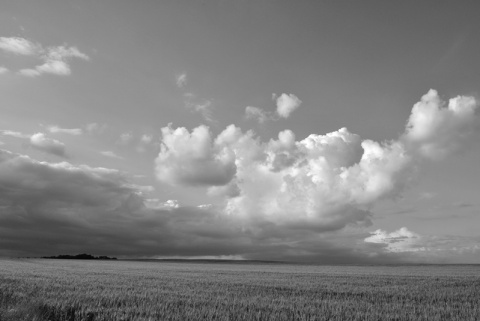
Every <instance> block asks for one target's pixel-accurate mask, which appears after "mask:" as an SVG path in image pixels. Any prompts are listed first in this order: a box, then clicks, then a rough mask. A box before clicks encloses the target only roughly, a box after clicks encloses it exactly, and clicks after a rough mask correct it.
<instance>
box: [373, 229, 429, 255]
mask: <svg viewBox="0 0 480 321" xmlns="http://www.w3.org/2000/svg"><path fill="white" fill-rule="evenodd" d="M420 239H421V238H420V235H418V234H417V233H414V232H411V231H409V230H408V229H407V228H406V227H402V228H400V229H399V230H397V231H394V232H391V233H387V232H386V231H384V230H376V231H374V232H373V233H371V235H370V236H369V237H367V238H365V240H364V241H365V242H367V243H377V244H385V245H386V250H387V251H388V252H416V251H420V250H422V248H421V247H418V246H416V245H417V244H418V243H419V240H420Z"/></svg>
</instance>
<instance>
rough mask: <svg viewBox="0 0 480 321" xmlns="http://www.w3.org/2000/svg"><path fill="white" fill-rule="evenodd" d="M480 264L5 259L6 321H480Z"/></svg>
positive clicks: (1, 273) (0, 286) (2, 308)
mask: <svg viewBox="0 0 480 321" xmlns="http://www.w3.org/2000/svg"><path fill="white" fill-rule="evenodd" d="M478 302H480V266H476V265H452V266H435V265H434V266H428V265H424V266H321V265H295V264H253V263H205V262H201V263H199V262H188V263H187V262H139V261H115V262H111V261H76V260H44V259H2V260H0V320H2V321H3V320H50V321H58V320H69V321H70V320H90V321H91V320H347V321H348V320H459V321H460V320H461V321H467V320H472V321H473V320H480V304H479V303H478Z"/></svg>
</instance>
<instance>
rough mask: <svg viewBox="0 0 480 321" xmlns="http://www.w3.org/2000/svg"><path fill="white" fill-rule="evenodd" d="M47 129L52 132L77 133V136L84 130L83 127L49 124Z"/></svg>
mask: <svg viewBox="0 0 480 321" xmlns="http://www.w3.org/2000/svg"><path fill="white" fill-rule="evenodd" d="M47 130H48V131H49V132H50V133H62V134H69V135H75V136H78V135H82V134H83V130H82V129H81V128H61V127H59V126H56V125H53V126H48V127H47Z"/></svg>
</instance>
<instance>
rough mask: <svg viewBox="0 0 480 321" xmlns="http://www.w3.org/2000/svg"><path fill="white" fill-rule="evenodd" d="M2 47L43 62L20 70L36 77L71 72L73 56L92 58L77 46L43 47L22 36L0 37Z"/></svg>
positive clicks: (0, 47)
mask: <svg viewBox="0 0 480 321" xmlns="http://www.w3.org/2000/svg"><path fill="white" fill-rule="evenodd" d="M0 49H2V50H4V51H6V52H9V53H13V54H17V55H26V56H34V57H36V58H38V59H39V60H40V61H41V63H40V64H38V65H36V66H35V67H33V68H24V69H21V70H19V71H18V73H19V74H20V75H24V76H28V77H36V76H39V75H41V74H44V73H47V74H55V75H60V76H66V75H70V74H71V68H70V64H69V61H70V60H71V59H72V58H77V59H81V60H86V61H88V60H90V57H89V56H87V55H86V54H85V53H83V52H81V51H80V50H78V48H77V47H74V46H68V45H66V44H64V45H61V46H50V47H43V46H42V45H41V44H38V43H33V42H31V41H30V40H27V39H24V38H20V37H0Z"/></svg>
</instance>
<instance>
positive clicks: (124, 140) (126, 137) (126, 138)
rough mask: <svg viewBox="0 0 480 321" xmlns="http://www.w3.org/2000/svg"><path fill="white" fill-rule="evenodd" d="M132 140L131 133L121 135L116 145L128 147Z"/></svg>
mask: <svg viewBox="0 0 480 321" xmlns="http://www.w3.org/2000/svg"><path fill="white" fill-rule="evenodd" d="M132 140H133V134H132V133H131V132H126V133H122V134H121V135H120V138H119V141H118V143H119V144H121V145H128V144H130V143H131V142H132Z"/></svg>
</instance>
